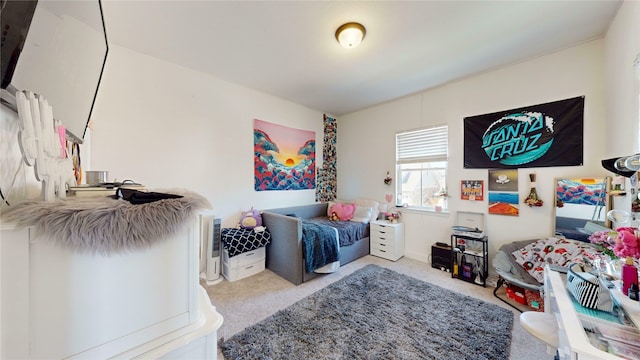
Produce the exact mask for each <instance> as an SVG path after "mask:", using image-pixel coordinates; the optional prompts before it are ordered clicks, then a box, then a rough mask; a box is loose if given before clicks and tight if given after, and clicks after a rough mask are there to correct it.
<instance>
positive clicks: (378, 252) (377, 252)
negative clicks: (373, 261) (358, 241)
mask: <svg viewBox="0 0 640 360" xmlns="http://www.w3.org/2000/svg"><path fill="white" fill-rule="evenodd" d="M371 255H374V256H377V257H381V258H385V259H389V260H395V259H393V257H394V256H393V251H392V250H386V249H376V248H371Z"/></svg>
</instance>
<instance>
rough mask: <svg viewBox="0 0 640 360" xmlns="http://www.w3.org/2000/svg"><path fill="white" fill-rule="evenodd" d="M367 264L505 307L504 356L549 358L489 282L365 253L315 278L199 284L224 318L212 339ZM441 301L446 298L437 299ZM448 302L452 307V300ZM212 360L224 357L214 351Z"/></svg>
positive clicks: (259, 277) (270, 276) (269, 275)
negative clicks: (508, 331) (508, 330)
mask: <svg viewBox="0 0 640 360" xmlns="http://www.w3.org/2000/svg"><path fill="white" fill-rule="evenodd" d="M367 264H376V265H379V266H382V267H386V268H389V269H391V270H394V271H396V272H399V273H402V274H405V275H409V276H413V277H415V278H417V279H420V280H423V281H427V282H430V283H432V284H436V285H439V286H441V287H444V288H446V289H449V290H452V291H456V292H459V293H462V294H466V295H469V296H473V297H475V298H478V299H482V300H484V301H486V302H489V303H493V304H497V305H499V306H502V307H504V308H505V309H509V310H511V311H512V312H513V316H514V326H513V333H512V339H511V354H510V359H518V360H543V359H553V355H549V354H547V351H546V346H545V345H544V344H543V343H541V342H539V341H537V340H536V339H535V338H533V337H531V335H529V333H527V332H526V331H525V330H524V329H523V328H522V327H521V326H520V321H519V316H520V313H519V312H518V311H516V310H514V309H512V308H511V307H509V306H508V305H506V304H504V303H502V302H501V301H500V300H498V299H496V298H495V297H494V296H493V287H492V286H490V285H489V284H487V287H486V288H483V287H481V286H477V285H473V284H470V283H466V282H463V281H459V280H456V279H452V278H451V275H450V274H449V273H447V272H443V271H440V270H436V269H433V268H431V265H429V264H426V263H424V262H420V261H416V260H412V259H407V258H401V259H400V260H398V261H397V262H393V261H389V260H385V259H381V258H378V257H375V256H371V255H367V256H365V257H363V258H360V259H358V260H356V261H354V262H352V263H349V264H347V265H345V266H343V267H341V268H340V271H338V272H337V273H334V274H328V275H324V276H321V277H318V278H315V279H313V280H311V281H309V282H307V283H304V284H301V285H299V286H295V285H293V284H291V283H290V282H288V281H287V280H285V279H283V278H281V277H279V276H278V275H276V274H274V273H273V272H271V271H269V270H265V271H263V272H261V273H259V274H256V275H254V276H251V277H248V278H245V279H242V280H238V281H235V282H228V281H226V280H224V281H223V282H221V283H220V284H217V285H212V286H205V289H207V293H208V294H209V297H210V298H211V303H212V304H213V306H215V307H216V310H217V311H218V312H219V313H220V314H222V316H223V318H224V323H223V325H222V327H221V328H220V329H219V330H218V339H220V338H225V339H228V338H230V337H231V336H233V335H234V334H236V333H238V332H240V331H241V330H243V329H244V328H245V327H247V326H250V325H253V324H255V323H257V322H259V321H261V320H263V319H265V318H267V317H269V316H270V315H272V314H273V313H275V312H276V311H278V310H281V309H284V308H286V307H287V306H289V305H291V304H293V303H295V302H296V301H298V300H300V299H302V298H304V297H306V296H308V295H310V294H312V293H314V292H315V291H317V290H319V289H321V288H323V287H325V286H327V285H329V284H331V283H333V282H334V281H337V280H339V279H341V278H343V277H344V276H346V275H348V274H351V273H352V272H354V271H356V270H357V269H360V268H361V267H363V266H365V265H367ZM442 301H447V299H442ZM451 305H452V306H455V304H451ZM218 359H220V360H222V359H224V357H223V356H222V354H221V352H220V351H219V350H218Z"/></svg>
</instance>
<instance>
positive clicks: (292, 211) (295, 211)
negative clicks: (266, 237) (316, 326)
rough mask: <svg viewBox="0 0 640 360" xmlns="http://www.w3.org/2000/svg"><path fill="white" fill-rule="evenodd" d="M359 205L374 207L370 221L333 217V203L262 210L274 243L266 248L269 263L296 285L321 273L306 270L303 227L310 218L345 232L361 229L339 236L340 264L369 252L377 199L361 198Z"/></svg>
mask: <svg viewBox="0 0 640 360" xmlns="http://www.w3.org/2000/svg"><path fill="white" fill-rule="evenodd" d="M357 205H358V207H363V208H370V209H371V211H370V213H369V217H368V218H367V221H362V222H361V221H331V220H329V216H328V214H327V210H328V209H329V207H330V206H331V204H330V203H315V204H311V205H303V206H293V207H286V208H278V209H269V210H263V211H262V223H263V225H264V226H265V227H266V228H267V229H268V230H269V232H270V233H271V243H270V244H269V245H267V249H266V250H267V259H266V267H267V268H268V269H269V270H271V271H273V272H274V273H276V274H278V275H279V276H281V277H283V278H284V279H286V280H288V281H290V282H292V283H293V284H295V285H300V284H302V283H303V282H306V281H309V280H311V279H313V278H315V277H317V276H319V275H321V272H319V271H318V270H317V269H316V270H315V271H307V269H308V267H307V265H308V264H307V261H306V260H305V257H306V254H305V251H304V250H305V249H304V247H305V246H304V244H305V243H304V239H303V232H304V231H303V230H304V226H305V223H308V222H312V223H320V224H322V225H330V226H332V227H335V228H337V230H336V231H338V232H341V234H344V231H345V230H344V229H345V228H348V229H349V230H346V231H352V230H353V229H354V228H356V229H360V230H357V231H356V233H358V234H359V235H358V236H357V237H358V238H349V239H347V238H346V237H345V236H338V240H339V241H340V245H339V253H340V255H339V259H340V260H339V265H338V267H339V266H342V265H345V264H348V263H350V262H352V261H354V260H356V259H358V258H361V257H363V256H365V255H367V254H369V222H370V220H371V219H372V218H373V219H375V218H376V217H377V214H378V205H377V202H371V201H360V202H359V203H357ZM367 205H369V206H367ZM310 220H312V221H310ZM334 265H335V264H334ZM334 268H335V266H334ZM329 271H330V270H329ZM323 272H325V271H323Z"/></svg>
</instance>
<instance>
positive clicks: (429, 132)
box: [396, 125, 448, 164]
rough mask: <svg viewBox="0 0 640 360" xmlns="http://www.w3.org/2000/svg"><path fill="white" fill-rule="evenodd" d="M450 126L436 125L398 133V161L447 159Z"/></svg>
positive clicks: (399, 162) (413, 161)
mask: <svg viewBox="0 0 640 360" xmlns="http://www.w3.org/2000/svg"><path fill="white" fill-rule="evenodd" d="M447 147H448V127H447V126H446V125H442V126H434V127H431V128H427V129H420V130H411V131H405V132H401V133H397V134H396V163H398V164H408V163H416V162H429V161H446V160H447Z"/></svg>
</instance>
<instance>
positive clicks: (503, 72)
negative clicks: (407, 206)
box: [338, 40, 606, 261]
mask: <svg viewBox="0 0 640 360" xmlns="http://www.w3.org/2000/svg"><path fill="white" fill-rule="evenodd" d="M603 69H604V41H603V40H595V41H591V42H588V43H585V44H583V45H580V46H576V47H574V48H570V49H567V50H563V51H559V52H556V53H552V54H549V55H546V56H542V57H539V58H536V59H533V60H530V61H527V62H523V63H520V64H516V65H513V66H509V67H505V68H502V69H498V70H495V71H491V72H487V73H484V74H481V75H477V76H473V77H469V78H466V79H463V80H461V81H457V82H454V83H450V84H447V85H444V86H441V87H439V88H436V89H433V90H428V91H424V92H422V93H418V94H415V95H412V96H408V97H405V98H402V99H399V100H396V101H392V102H389V103H385V104H382V105H378V106H375V107H372V108H369V109H365V110H362V111H358V112H355V113H352V114H348V115H346V116H341V117H339V118H338V196H339V197H340V198H347V199H349V198H354V197H360V196H362V197H370V198H374V199H378V200H380V201H384V200H383V199H384V185H383V181H382V180H383V178H384V176H385V174H386V172H387V171H391V172H392V173H393V172H394V169H395V138H394V134H395V132H397V131H401V130H407V129H414V128H420V127H425V126H430V125H435V124H442V123H445V124H448V125H449V144H450V146H449V149H450V154H449V168H448V184H447V185H448V188H449V190H450V193H451V195H452V197H451V198H450V199H449V208H450V213H449V214H442V213H427V212H415V211H413V212H412V211H409V210H405V211H403V220H402V221H403V222H404V223H405V226H406V231H405V234H406V247H405V249H406V250H405V254H406V256H408V257H411V258H415V259H418V260H422V261H427V259H428V256H429V254H430V253H431V248H430V246H431V244H433V243H435V242H436V241H445V242H448V241H449V234H450V227H451V226H452V225H454V223H455V219H456V211H473V212H482V213H485V214H486V213H487V201H486V196H485V201H482V202H471V201H463V200H460V190H459V187H460V180H462V179H469V180H477V179H480V180H485V184H486V181H487V177H488V172H487V170H475V169H474V170H471V169H463V157H462V153H463V121H462V120H463V118H464V117H466V116H472V115H480V114H486V113H490V112H495V111H500V110H508V109H512V108H518V107H522V106H526V105H534V104H540V103H545V102H549V101H555V100H561V99H566V98H570V97H575V96H581V95H585V97H586V98H585V116H584V144H585V146H584V159H585V164H584V165H583V166H576V167H555V168H535V169H521V170H520V171H519V192H520V201H523V200H524V198H525V197H526V195H527V194H528V192H529V179H528V174H529V173H530V172H535V173H536V174H537V191H538V194H539V195H540V196H541V197H542V199H543V200H544V201H545V204H544V206H543V207H540V208H529V207H527V206H523V205H521V207H520V216H518V217H511V216H499V215H486V223H487V232H488V235H489V253H490V254H494V253H495V252H496V251H497V249H498V248H499V247H500V246H501V245H502V244H504V243H507V242H510V241H514V240H524V239H531V238H538V237H543V236H549V235H551V234H552V233H553V231H552V227H553V221H552V219H553V215H554V208H555V206H554V205H555V203H554V199H555V198H554V178H555V177H567V176H571V177H581V176H597V175H598V176H603V175H606V172H605V171H604V169H602V167H601V166H600V159H602V156H603V153H604V148H605V142H604V137H603V134H604V133H605V132H606V123H605V121H603V119H604V116H605V96H604V76H603ZM485 191H486V190H485Z"/></svg>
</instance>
